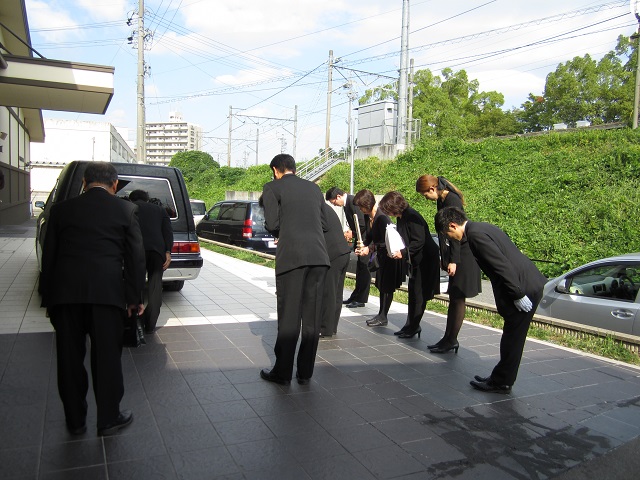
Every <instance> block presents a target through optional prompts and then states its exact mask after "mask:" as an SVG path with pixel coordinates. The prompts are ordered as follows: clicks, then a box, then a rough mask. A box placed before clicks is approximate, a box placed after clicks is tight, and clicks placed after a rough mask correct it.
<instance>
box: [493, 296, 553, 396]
mask: <svg viewBox="0 0 640 480" xmlns="http://www.w3.org/2000/svg"><path fill="white" fill-rule="evenodd" d="M532 297H533V296H530V297H529V298H530V299H531V302H532V303H533V308H532V309H531V311H530V312H519V311H517V310H516V312H515V313H513V314H511V315H507V316H503V317H504V327H503V328H502V338H500V361H499V362H498V364H497V365H496V366H495V367H494V368H493V371H492V372H491V381H492V382H493V383H496V384H498V385H509V386H512V385H513V384H514V383H515V381H516V377H517V376H518V369H519V368H520V361H521V360H522V352H523V350H524V344H525V342H526V340H527V332H528V331H529V325H530V324H531V320H532V319H533V315H534V314H535V313H536V308H537V307H538V304H539V303H540V300H541V298H542V292H540V293H539V295H536V296H535V297H533V298H532Z"/></svg>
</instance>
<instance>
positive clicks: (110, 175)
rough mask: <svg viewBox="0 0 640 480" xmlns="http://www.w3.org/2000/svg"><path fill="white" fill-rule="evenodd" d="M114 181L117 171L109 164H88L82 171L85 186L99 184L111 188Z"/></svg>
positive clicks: (116, 177) (116, 178)
mask: <svg viewBox="0 0 640 480" xmlns="http://www.w3.org/2000/svg"><path fill="white" fill-rule="evenodd" d="M116 180H118V171H117V170H116V167H114V166H113V165H112V164H111V163H109V162H90V163H89V164H87V168H85V170H84V181H85V182H86V184H87V185H90V184H92V183H99V184H100V185H109V186H111V185H113V182H115V181H116Z"/></svg>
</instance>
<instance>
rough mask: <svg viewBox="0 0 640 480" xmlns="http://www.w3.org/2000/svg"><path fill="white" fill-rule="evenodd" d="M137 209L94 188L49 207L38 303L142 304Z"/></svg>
mask: <svg viewBox="0 0 640 480" xmlns="http://www.w3.org/2000/svg"><path fill="white" fill-rule="evenodd" d="M137 210H138V207H137V206H136V205H134V204H133V203H131V202H128V201H126V200H123V199H121V198H118V197H116V196H114V195H111V194H110V193H109V192H107V191H106V190H104V189H102V188H99V187H94V188H91V189H89V190H88V191H87V192H86V193H83V194H82V195H80V196H79V197H74V198H71V199H69V200H65V201H63V202H60V203H56V204H54V205H53V206H52V207H51V213H50V215H49V220H48V222H49V225H48V227H47V234H46V236H45V241H44V246H43V250H42V255H43V256H42V275H41V277H40V281H41V282H42V286H43V288H42V306H44V307H53V306H55V305H68V304H98V305H113V306H116V307H120V308H125V307H126V305H127V304H129V305H137V304H139V303H141V300H142V290H143V288H144V281H145V273H146V272H145V257H144V255H145V254H144V247H143V243H142V234H141V232H140V226H139V224H138V216H137ZM123 268H124V270H123Z"/></svg>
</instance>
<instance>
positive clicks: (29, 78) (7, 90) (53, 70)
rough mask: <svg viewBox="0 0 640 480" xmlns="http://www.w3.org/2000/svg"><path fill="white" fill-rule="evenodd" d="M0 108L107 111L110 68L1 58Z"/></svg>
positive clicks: (109, 94) (111, 74)
mask: <svg viewBox="0 0 640 480" xmlns="http://www.w3.org/2000/svg"><path fill="white" fill-rule="evenodd" d="M3 58H4V60H5V61H6V64H7V68H5V69H2V68H0V105H10V106H13V107H21V108H32V109H45V110H60V111H67V112H78V113H99V114H104V113H105V112H106V111H107V107H108V106H109V102H110V101H111V98H112V97H113V76H114V68H113V67H109V66H103V65H90V64H85V63H74V62H68V61H62V60H49V59H44V58H34V57H24V56H17V55H6V54H5V55H3Z"/></svg>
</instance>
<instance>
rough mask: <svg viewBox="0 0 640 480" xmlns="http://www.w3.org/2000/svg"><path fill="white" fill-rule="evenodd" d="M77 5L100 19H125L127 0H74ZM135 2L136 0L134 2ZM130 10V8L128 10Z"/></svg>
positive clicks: (128, 3) (124, 20) (92, 16)
mask: <svg viewBox="0 0 640 480" xmlns="http://www.w3.org/2000/svg"><path fill="white" fill-rule="evenodd" d="M75 1H76V4H77V5H78V7H80V8H82V9H83V10H85V12H83V13H86V14H88V15H89V16H90V17H91V18H94V19H100V20H102V21H113V20H122V21H123V22H126V21H127V13H128V10H127V6H128V5H130V4H131V2H130V1H129V0H75ZM136 3H137V2H136ZM129 11H131V10H129Z"/></svg>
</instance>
